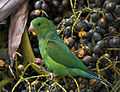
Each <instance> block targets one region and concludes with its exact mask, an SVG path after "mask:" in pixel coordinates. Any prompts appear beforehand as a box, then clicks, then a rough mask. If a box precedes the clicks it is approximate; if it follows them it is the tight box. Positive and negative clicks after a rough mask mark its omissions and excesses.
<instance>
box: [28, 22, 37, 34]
mask: <svg viewBox="0 0 120 92" xmlns="http://www.w3.org/2000/svg"><path fill="white" fill-rule="evenodd" d="M28 32H32V34H33V35H36V32H35V28H34V27H33V25H32V24H30V26H29V28H28Z"/></svg>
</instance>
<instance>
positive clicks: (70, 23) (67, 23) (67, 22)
mask: <svg viewBox="0 0 120 92" xmlns="http://www.w3.org/2000/svg"><path fill="white" fill-rule="evenodd" d="M72 23H73V20H72V19H71V18H66V19H65V20H64V26H65V27H67V26H71V25H72Z"/></svg>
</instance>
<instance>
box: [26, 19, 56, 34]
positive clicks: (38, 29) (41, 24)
mask: <svg viewBox="0 0 120 92" xmlns="http://www.w3.org/2000/svg"><path fill="white" fill-rule="evenodd" d="M55 29H56V28H55V25H54V24H53V22H52V21H50V20H48V19H47V18H45V17H37V18H35V19H33V20H32V21H31V23H30V27H29V29H28V31H30V32H33V33H34V34H36V35H39V36H45V35H47V33H49V32H50V31H55Z"/></svg>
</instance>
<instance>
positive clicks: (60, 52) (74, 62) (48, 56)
mask: <svg viewBox="0 0 120 92" xmlns="http://www.w3.org/2000/svg"><path fill="white" fill-rule="evenodd" d="M31 27H32V28H34V31H35V32H36V33H37V36H38V41H39V49H40V53H41V55H42V58H43V61H44V63H45V65H46V66H47V67H48V70H49V71H51V72H53V73H55V74H56V75H58V76H82V77H85V78H90V79H99V78H98V77H97V75H96V74H95V73H93V72H90V71H89V70H88V69H87V67H86V66H85V65H84V64H83V62H82V60H80V59H78V58H77V57H76V56H75V55H74V54H73V53H72V52H71V51H70V50H69V48H68V47H67V46H66V45H65V44H64V42H63V40H62V39H60V38H59V36H58V35H57V32H56V27H55V25H54V24H53V23H52V21H50V20H48V19H47V18H44V17H38V18H36V19H34V20H32V22H31Z"/></svg>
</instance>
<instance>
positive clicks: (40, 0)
mask: <svg viewBox="0 0 120 92" xmlns="http://www.w3.org/2000/svg"><path fill="white" fill-rule="evenodd" d="M43 2H44V0H39V1H36V2H35V4H34V7H35V9H41V5H42V4H43Z"/></svg>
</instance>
